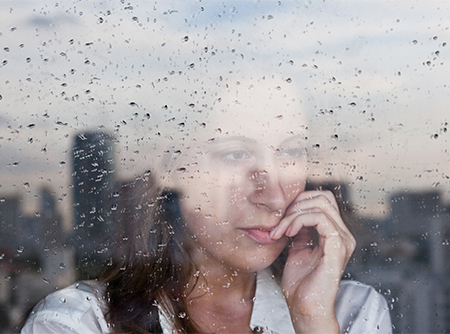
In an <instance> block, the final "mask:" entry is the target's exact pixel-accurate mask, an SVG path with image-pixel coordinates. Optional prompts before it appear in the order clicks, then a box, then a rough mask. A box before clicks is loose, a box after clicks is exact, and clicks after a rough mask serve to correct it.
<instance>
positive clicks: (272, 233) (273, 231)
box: [269, 225, 278, 238]
mask: <svg viewBox="0 0 450 334" xmlns="http://www.w3.org/2000/svg"><path fill="white" fill-rule="evenodd" d="M277 229H278V225H277V226H275V227H274V228H273V229H272V231H270V234H269V235H270V237H271V238H273V235H274V234H275V232H276V231H277Z"/></svg>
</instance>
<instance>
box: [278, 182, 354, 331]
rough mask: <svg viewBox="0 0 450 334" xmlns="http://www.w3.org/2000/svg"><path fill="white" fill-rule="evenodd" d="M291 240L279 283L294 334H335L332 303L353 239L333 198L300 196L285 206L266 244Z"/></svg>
mask: <svg viewBox="0 0 450 334" xmlns="http://www.w3.org/2000/svg"><path fill="white" fill-rule="evenodd" d="M283 235H286V236H288V237H291V238H292V240H291V244H290V246H289V253H288V258H287V261H286V266H285V268H284V272H283V277H282V280H281V288H282V290H283V293H284V295H285V297H286V301H287V304H288V306H289V310H290V313H291V318H292V321H293V325H294V328H295V331H296V333H339V324H338V323H337V320H336V316H335V312H334V303H335V300H336V295H337V291H338V288H339V283H340V280H341V277H342V274H343V272H344V270H345V267H346V265H347V263H348V261H349V259H350V256H351V254H352V253H353V250H354V249H355V245H356V243H355V239H354V237H353V236H352V234H351V233H350V231H349V230H348V229H347V227H346V226H345V224H344V222H343V220H342V218H341V216H340V213H339V209H338V206H337V203H336V200H335V198H334V196H333V194H332V193H331V192H329V191H305V192H302V193H300V194H299V195H298V196H297V198H296V199H295V200H294V202H293V203H292V204H291V205H290V206H289V207H288V209H287V211H286V215H285V217H284V218H283V219H282V220H281V222H280V224H279V225H278V226H277V228H276V230H274V231H273V232H272V239H279V238H281V237H282V236H283Z"/></svg>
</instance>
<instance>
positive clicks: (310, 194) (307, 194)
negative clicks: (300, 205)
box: [294, 190, 339, 211]
mask: <svg viewBox="0 0 450 334" xmlns="http://www.w3.org/2000/svg"><path fill="white" fill-rule="evenodd" d="M318 196H324V197H325V198H326V199H328V201H329V202H330V204H331V205H332V206H333V207H334V208H335V209H336V211H339V206H338V204H337V202H336V198H335V197H334V194H333V193H332V192H331V191H329V190H309V191H303V192H301V193H300V194H298V196H297V197H296V198H295V200H294V203H296V202H300V201H304V200H310V199H313V198H315V197H318Z"/></svg>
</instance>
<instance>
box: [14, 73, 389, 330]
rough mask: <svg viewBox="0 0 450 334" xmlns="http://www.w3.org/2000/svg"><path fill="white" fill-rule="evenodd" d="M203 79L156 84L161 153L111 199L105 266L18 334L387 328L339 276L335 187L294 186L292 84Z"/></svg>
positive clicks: (342, 243)
mask: <svg viewBox="0 0 450 334" xmlns="http://www.w3.org/2000/svg"><path fill="white" fill-rule="evenodd" d="M209 76H210V77H211V79H212V81H208V80H206V79H204V77H202V76H199V77H197V79H192V77H191V78H187V79H184V78H179V79H180V80H186V82H187V84H186V85H180V84H177V85H176V87H177V90H176V91H174V90H173V89H170V90H164V89H162V90H159V91H158V93H159V94H161V95H163V94H165V93H168V95H167V101H169V102H170V103H168V105H167V106H166V107H165V109H167V114H165V118H164V123H161V124H164V126H160V127H159V131H160V133H159V134H160V139H159V140H160V141H161V142H163V141H164V139H163V138H166V142H165V143H164V144H163V146H165V147H166V149H165V150H164V152H165V153H164V154H163V155H162V156H161V157H160V162H159V163H157V164H158V165H159V166H160V167H159V168H156V169H155V170H154V171H153V172H152V177H150V176H149V175H144V176H143V177H142V178H140V179H139V180H137V181H136V182H134V183H133V184H132V185H130V188H129V189H127V190H126V193H124V194H122V197H131V198H134V199H135V200H138V203H136V202H133V201H131V202H130V203H128V204H127V205H125V204H119V208H121V212H122V214H123V217H122V218H121V222H122V224H123V225H124V228H123V232H120V233H119V235H118V242H117V243H116V250H115V256H114V258H113V260H112V263H110V266H108V267H107V270H106V271H105V274H104V275H103V277H102V278H101V279H100V280H98V281H88V282H81V283H78V284H77V285H74V286H72V287H69V288H66V289H63V290H61V291H59V292H56V293H54V294H52V295H50V296H48V297H47V298H46V299H45V300H44V301H43V302H41V303H40V304H38V305H37V306H36V308H35V310H34V312H33V314H32V315H31V316H30V318H29V320H28V322H27V323H26V325H25V326H24V328H23V331H22V332H23V333H38V332H41V331H45V332H47V333H62V332H75V333H83V334H84V333H105V332H117V333H123V332H127V333H172V332H177V333H178V332H181V333H252V332H264V333H339V332H342V333H389V332H391V325H390V318H389V313H388V310H387V305H386V302H385V301H384V299H383V298H382V297H381V296H379V295H378V294H377V293H376V292H375V291H374V290H373V289H372V288H369V287H367V286H364V285H361V284H359V283H357V282H341V276H342V274H343V272H344V269H345V267H346V265H347V262H348V260H349V258H350V256H351V254H352V252H353V250H354V247H355V240H354V238H353V236H352V235H351V233H350V232H349V230H348V229H347V227H346V226H345V224H344V222H343V220H342V218H341V216H340V214H339V209H338V206H337V204H336V201H335V199H334V197H333V195H332V194H331V193H330V192H324V191H306V190H305V187H306V180H307V176H308V163H307V155H306V148H307V127H306V125H305V124H306V112H307V109H308V108H307V107H306V106H305V103H304V102H302V101H301V100H300V99H299V98H298V91H297V90H295V89H294V86H293V84H292V83H291V79H288V80H286V79H285V78H280V77H279V76H276V75H270V76H258V75H252V74H248V73H247V74H246V75H243V74H241V75H236V74H232V75H229V76H228V78H227V77H223V76H214V75H209ZM170 84H171V83H168V85H170ZM181 87H182V88H181ZM171 124H173V128H170V127H171V126H172V125H171ZM188 129H189V130H190V131H187V130H188ZM160 152H163V150H161V148H160Z"/></svg>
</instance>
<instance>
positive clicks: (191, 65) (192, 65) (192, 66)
mask: <svg viewBox="0 0 450 334" xmlns="http://www.w3.org/2000/svg"><path fill="white" fill-rule="evenodd" d="M5 61H6V60H5ZM189 67H190V68H194V67H195V64H194V63H192V64H190V65H189Z"/></svg>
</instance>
